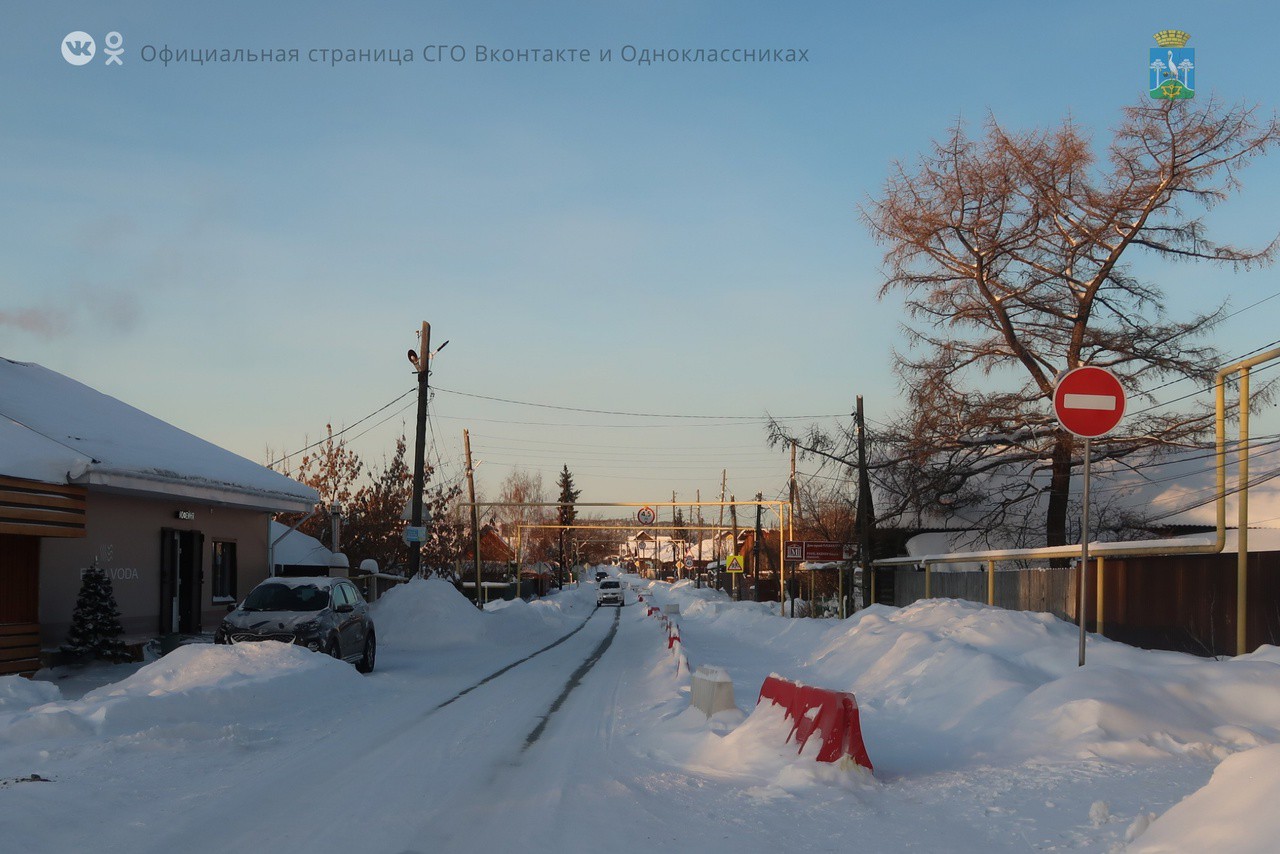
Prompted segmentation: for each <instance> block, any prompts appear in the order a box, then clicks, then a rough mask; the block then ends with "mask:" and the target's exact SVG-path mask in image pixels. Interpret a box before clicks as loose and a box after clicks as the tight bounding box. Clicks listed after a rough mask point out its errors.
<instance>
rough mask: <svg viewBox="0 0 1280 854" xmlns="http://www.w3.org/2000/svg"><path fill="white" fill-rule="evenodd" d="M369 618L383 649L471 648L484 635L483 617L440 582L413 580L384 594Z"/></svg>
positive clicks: (454, 590)
mask: <svg viewBox="0 0 1280 854" xmlns="http://www.w3.org/2000/svg"><path fill="white" fill-rule="evenodd" d="M372 614H373V625H374V627H375V629H376V630H377V632H378V642H379V643H380V644H382V645H383V646H396V647H399V648H402V649H415V650H429V649H442V648H445V647H451V646H462V645H465V644H473V643H475V642H477V641H478V640H479V639H480V637H481V636H482V635H483V634H484V620H485V617H484V615H483V614H481V613H480V612H479V611H478V610H476V606H475V605H473V604H471V602H470V600H468V599H467V598H466V597H465V596H463V595H462V594H461V593H459V592H458V590H457V588H456V587H454V586H453V585H452V584H450V583H449V582H447V581H445V580H443V579H440V578H414V579H411V580H410V581H408V582H406V583H405V584H401V585H399V586H397V587H394V588H392V589H391V590H388V591H387V592H386V593H385V594H383V596H382V598H380V599H379V600H378V601H377V603H375V604H374V605H373V608H372Z"/></svg>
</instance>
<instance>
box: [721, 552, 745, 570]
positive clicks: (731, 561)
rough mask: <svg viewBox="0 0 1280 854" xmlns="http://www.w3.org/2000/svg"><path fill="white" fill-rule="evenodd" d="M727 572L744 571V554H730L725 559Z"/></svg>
mask: <svg viewBox="0 0 1280 854" xmlns="http://www.w3.org/2000/svg"><path fill="white" fill-rule="evenodd" d="M724 571H725V572H742V555H729V557H728V558H726V559H725V564H724Z"/></svg>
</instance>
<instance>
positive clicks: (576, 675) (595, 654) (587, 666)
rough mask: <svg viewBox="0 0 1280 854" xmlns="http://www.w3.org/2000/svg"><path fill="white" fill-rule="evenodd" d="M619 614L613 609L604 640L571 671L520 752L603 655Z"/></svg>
mask: <svg viewBox="0 0 1280 854" xmlns="http://www.w3.org/2000/svg"><path fill="white" fill-rule="evenodd" d="M596 610H597V611H598V610H600V606H598V605H597V606H596ZM593 613H594V612H593ZM621 616H622V609H621V608H619V609H618V610H616V611H614V613H613V625H612V626H610V627H609V634H607V635H605V636H604V640H602V641H600V645H599V646H597V647H596V648H595V650H593V651H592V653H591V655H590V656H588V657H587V660H586V661H584V662H582V663H581V664H579V665H578V669H577V670H575V671H573V673H572V674H571V675H570V676H569V681H568V682H566V683H565V685H564V690H563V691H561V692H560V696H558V697H556V699H555V701H554V702H553V703H552V704H551V708H549V709H547V713H546V714H545V715H543V716H542V718H541V719H540V720H539V721H538V725H537V726H536V727H534V728H533V732H531V733H529V734H528V735H527V736H525V739H524V747H523V748H521V751H520V752H521V753H523V752H525V751H527V750H528V749H529V748H530V747H533V745H534V743H535V742H536V741H537V740H538V739H539V738H541V737H542V733H543V732H544V731H545V730H546V728H547V722H548V721H550V720H551V716H552V715H554V714H555V713H556V712H557V711H559V710H560V707H561V706H563V705H564V701H565V699H567V698H568V696H569V694H570V693H571V692H572V691H573V689H574V688H577V687H578V684H579V683H580V682H582V677H584V676H586V675H587V673H588V672H590V670H591V668H593V667H595V666H596V662H597V661H599V660H600V657H601V656H603V655H604V653H605V650H607V649H608V648H609V645H610V644H612V643H613V638H614V635H616V634H617V633H618V621H619V620H620V618H621ZM583 625H586V623H585V622H584V623H583ZM579 628H581V626H579Z"/></svg>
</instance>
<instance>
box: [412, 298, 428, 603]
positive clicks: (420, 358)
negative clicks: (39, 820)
mask: <svg viewBox="0 0 1280 854" xmlns="http://www.w3.org/2000/svg"><path fill="white" fill-rule="evenodd" d="M409 363H410V364H412V365H413V366H414V367H415V368H417V370H418V417H417V432H416V433H415V434H414V440H413V496H412V497H411V499H410V502H411V503H410V505H409V524H410V525H412V526H413V527H415V528H420V527H422V490H423V488H424V487H425V486H426V483H425V481H426V466H427V398H428V396H429V395H428V389H427V382H428V378H429V377H430V376H431V370H430V368H431V324H430V323H427V322H426V321H425V320H424V321H422V331H421V332H420V333H418V352H417V353H415V352H414V351H413V350H410V351H409ZM421 571H422V543H410V544H409V577H410V578H415V577H417V575H418V573H419V572H421Z"/></svg>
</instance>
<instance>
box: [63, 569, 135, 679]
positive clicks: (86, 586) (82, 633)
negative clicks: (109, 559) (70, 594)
mask: <svg viewBox="0 0 1280 854" xmlns="http://www.w3.org/2000/svg"><path fill="white" fill-rule="evenodd" d="M122 634H124V627H123V626H122V625H120V609H119V608H117V607H116V595H115V592H114V591H113V590H112V589H111V578H110V577H109V576H108V575H107V574H106V573H105V572H103V571H102V570H101V569H98V564H97V562H95V563H94V565H93V566H91V567H89V568H88V569H86V570H85V571H84V577H83V579H82V580H81V582H80V595H79V597H77V599H76V609H75V611H74V613H73V614H72V616H71V629H70V631H68V632H67V641H66V643H64V644H63V645H62V647H61V649H62V651H63V652H67V653H71V654H72V655H75V656H79V657H80V658H85V659H95V658H96V659H102V660H103V661H111V662H121V661H129V660H131V658H132V656H130V655H129V652H128V651H127V650H126V649H125V648H124V643H123V642H122V641H121V640H120V635H122Z"/></svg>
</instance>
